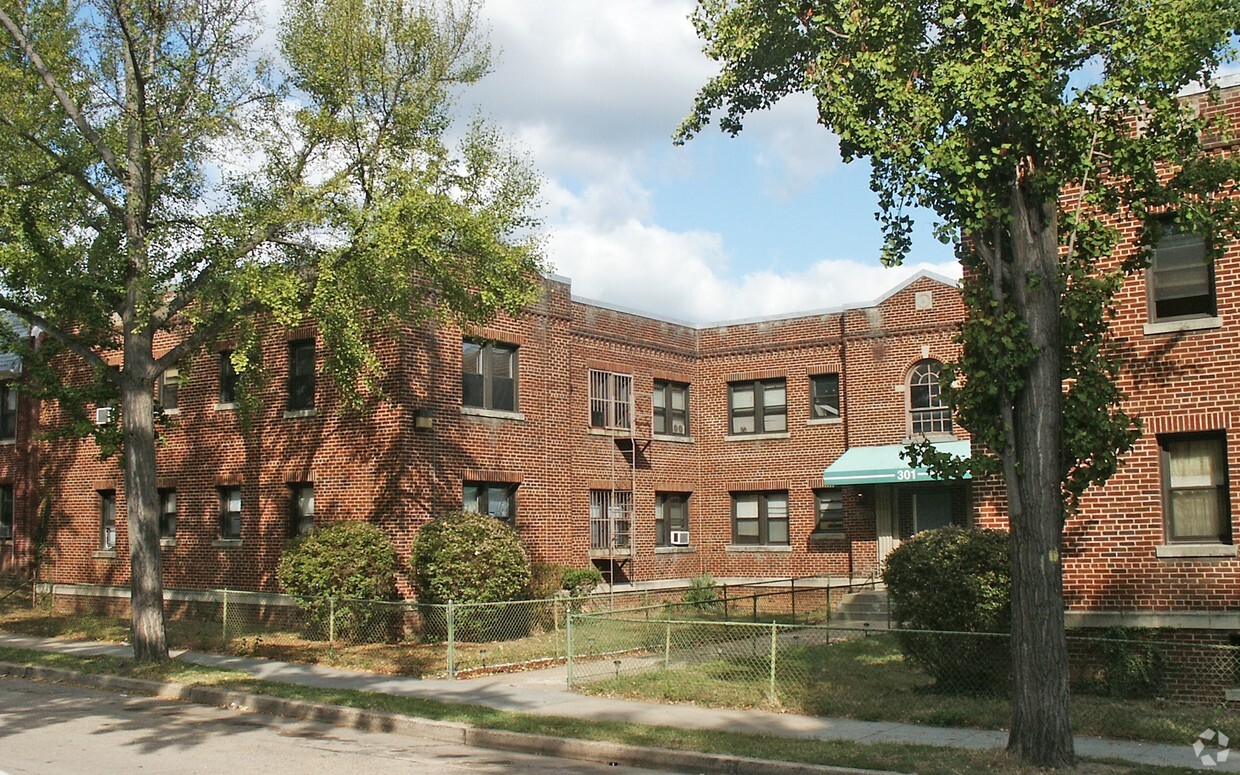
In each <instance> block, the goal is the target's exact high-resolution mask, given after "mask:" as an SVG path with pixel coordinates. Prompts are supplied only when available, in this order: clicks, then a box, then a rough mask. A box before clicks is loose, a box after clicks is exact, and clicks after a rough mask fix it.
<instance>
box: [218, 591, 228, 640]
mask: <svg viewBox="0 0 1240 775" xmlns="http://www.w3.org/2000/svg"><path fill="white" fill-rule="evenodd" d="M221 591H222V592H223V594H224V606H223V611H222V612H221V614H220V638H221V639H222V641H223V644H224V647H225V648H227V647H228V590H227V589H225V590H221Z"/></svg>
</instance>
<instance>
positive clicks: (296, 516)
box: [288, 484, 314, 537]
mask: <svg viewBox="0 0 1240 775" xmlns="http://www.w3.org/2000/svg"><path fill="white" fill-rule="evenodd" d="M288 489H289V534H290V535H292V536H294V537H296V536H300V535H305V534H306V533H309V532H310V531H311V530H313V529H314V485H313V484H290V485H289V486H288Z"/></svg>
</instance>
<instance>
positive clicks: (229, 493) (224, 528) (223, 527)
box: [220, 487, 241, 538]
mask: <svg viewBox="0 0 1240 775" xmlns="http://www.w3.org/2000/svg"><path fill="white" fill-rule="evenodd" d="M240 537H241V488H240V487H221V488H220V538H240Z"/></svg>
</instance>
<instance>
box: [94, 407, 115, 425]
mask: <svg viewBox="0 0 1240 775" xmlns="http://www.w3.org/2000/svg"><path fill="white" fill-rule="evenodd" d="M110 422H112V407H110V406H100V407H98V408H96V409H95V425H107V424H108V423H110Z"/></svg>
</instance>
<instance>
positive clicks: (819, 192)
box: [462, 0, 959, 322]
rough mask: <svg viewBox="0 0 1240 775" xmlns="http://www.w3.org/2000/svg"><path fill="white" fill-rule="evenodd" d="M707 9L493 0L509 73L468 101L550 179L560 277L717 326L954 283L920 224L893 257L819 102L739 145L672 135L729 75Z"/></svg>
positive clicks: (550, 230) (496, 70) (651, 2)
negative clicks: (915, 284)
mask: <svg viewBox="0 0 1240 775" xmlns="http://www.w3.org/2000/svg"><path fill="white" fill-rule="evenodd" d="M693 5H694V4H693V2H692V0H612V1H610V2H605V3H602V2H583V1H582V0H487V3H486V5H485V7H484V10H483V15H484V19H485V22H486V24H487V26H488V27H489V29H490V37H491V42H492V44H493V46H494V48H495V56H494V63H493V72H492V73H491V74H490V75H489V76H488V77H487V78H486V79H484V81H483V82H482V83H481V84H479V85H478V86H477V87H474V88H473V89H471V90H470V91H469V92H468V93H466V94H465V95H463V98H462V103H463V104H462V109H463V110H465V111H473V110H478V111H480V112H481V113H482V114H483V115H484V116H486V117H488V118H489V119H491V120H493V121H494V122H495V123H497V124H498V125H500V126H501V127H502V128H503V129H504V130H505V131H506V132H507V133H508V134H509V135H510V136H512V137H513V138H514V141H515V142H516V144H517V145H518V147H521V148H524V149H526V150H527V151H528V152H529V154H530V156H531V158H532V160H533V162H534V164H535V166H536V167H537V168H538V169H539V171H540V172H541V173H542V175H543V176H544V179H545V187H544V191H543V199H544V204H543V208H542V214H543V216H544V221H545V223H546V237H547V252H548V257H549V259H550V263H551V264H552V266H553V268H554V271H555V272H556V273H557V274H560V275H562V276H565V277H568V278H569V279H570V280H571V281H572V283H573V292H574V294H576V295H578V296H582V297H587V298H591V299H597V300H600V301H603V302H607V303H610V304H614V305H619V306H624V307H629V308H634V309H638V310H642V311H645V312H649V313H653V314H655V315H658V316H660V317H667V318H672V319H677V320H687V321H692V322H709V321H720V320H732V319H738V318H746V317H755V316H761V315H775V314H783V313H789V312H798V311H806V310H812V309H820V308H824V307H833V306H837V305H841V304H849V303H857V302H864V301H869V300H871V299H874V298H876V297H877V296H879V295H881V294H882V293H883V292H884V291H886V290H887V289H889V288H891V287H892V286H894V285H896V284H897V283H899V282H900V281H902V280H903V279H904V278H906V277H907V276H909V275H910V274H912V273H913V272H915V271H917V270H918V269H930V270H932V271H935V272H938V273H940V274H944V275H946V276H948V277H952V278H955V277H957V276H958V275H959V270H958V268H957V265H956V264H955V262H954V261H953V259H952V254H951V248H950V247H948V246H945V245H941V244H940V243H938V242H937V241H935V240H934V239H933V238H932V237H931V236H930V227H931V225H932V221H931V219H930V218H929V217H928V216H926V217H922V218H921V219H920V220H919V230H918V234H917V238H916V241H915V243H914V247H913V251H912V254H911V255H910V257H909V261H908V263H907V264H906V266H904V267H901V268H897V269H887V268H884V267H883V266H882V265H881V264H880V263H879V261H878V249H879V244H880V234H879V228H878V224H877V222H876V221H875V220H874V211H875V209H876V205H875V198H874V195H873V194H872V193H871V192H870V190H869V180H868V177H869V170H868V167H867V166H866V165H865V164H864V163H854V164H851V165H844V164H842V163H841V162H840V160H839V155H838V146H837V144H836V142H835V139H834V137H833V136H832V135H831V134H830V133H829V132H827V131H826V130H825V129H823V128H822V127H820V126H818V125H817V124H816V123H815V121H814V116H815V112H814V106H813V103H812V101H811V100H809V99H808V98H804V99H792V100H786V101H785V102H784V103H781V104H780V105H778V106H777V107H776V108H775V109H774V110H772V111H769V112H768V113H764V114H761V115H758V116H755V117H753V118H752V119H751V120H750V121H749V122H748V125H747V126H746V129H745V131H744V132H743V133H742V134H741V135H740V136H739V137H738V138H729V137H727V136H725V135H723V134H721V133H719V132H718V131H717V130H715V129H713V128H712V129H710V130H709V131H707V132H705V133H703V134H702V135H700V136H699V137H698V138H696V139H694V140H693V141H691V142H690V143H689V144H688V145H687V146H684V147H674V146H673V145H672V142H671V136H672V133H673V132H674V130H675V129H676V126H677V125H678V124H679V122H680V120H681V119H682V118H683V117H684V116H685V115H686V114H687V113H688V111H689V109H690V107H691V106H692V104H693V98H694V95H695V94H696V92H697V89H698V88H699V87H700V86H702V85H703V84H704V83H705V82H706V80H707V79H708V78H709V77H710V75H711V74H712V73H713V72H714V63H712V62H711V61H710V60H708V59H707V58H706V57H705V56H704V55H703V54H702V53H701V43H700V41H699V40H698V39H697V37H696V35H695V33H694V30H693V26H692V24H691V23H690V21H689V18H688V17H689V14H690V12H691V11H692V9H693Z"/></svg>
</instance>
